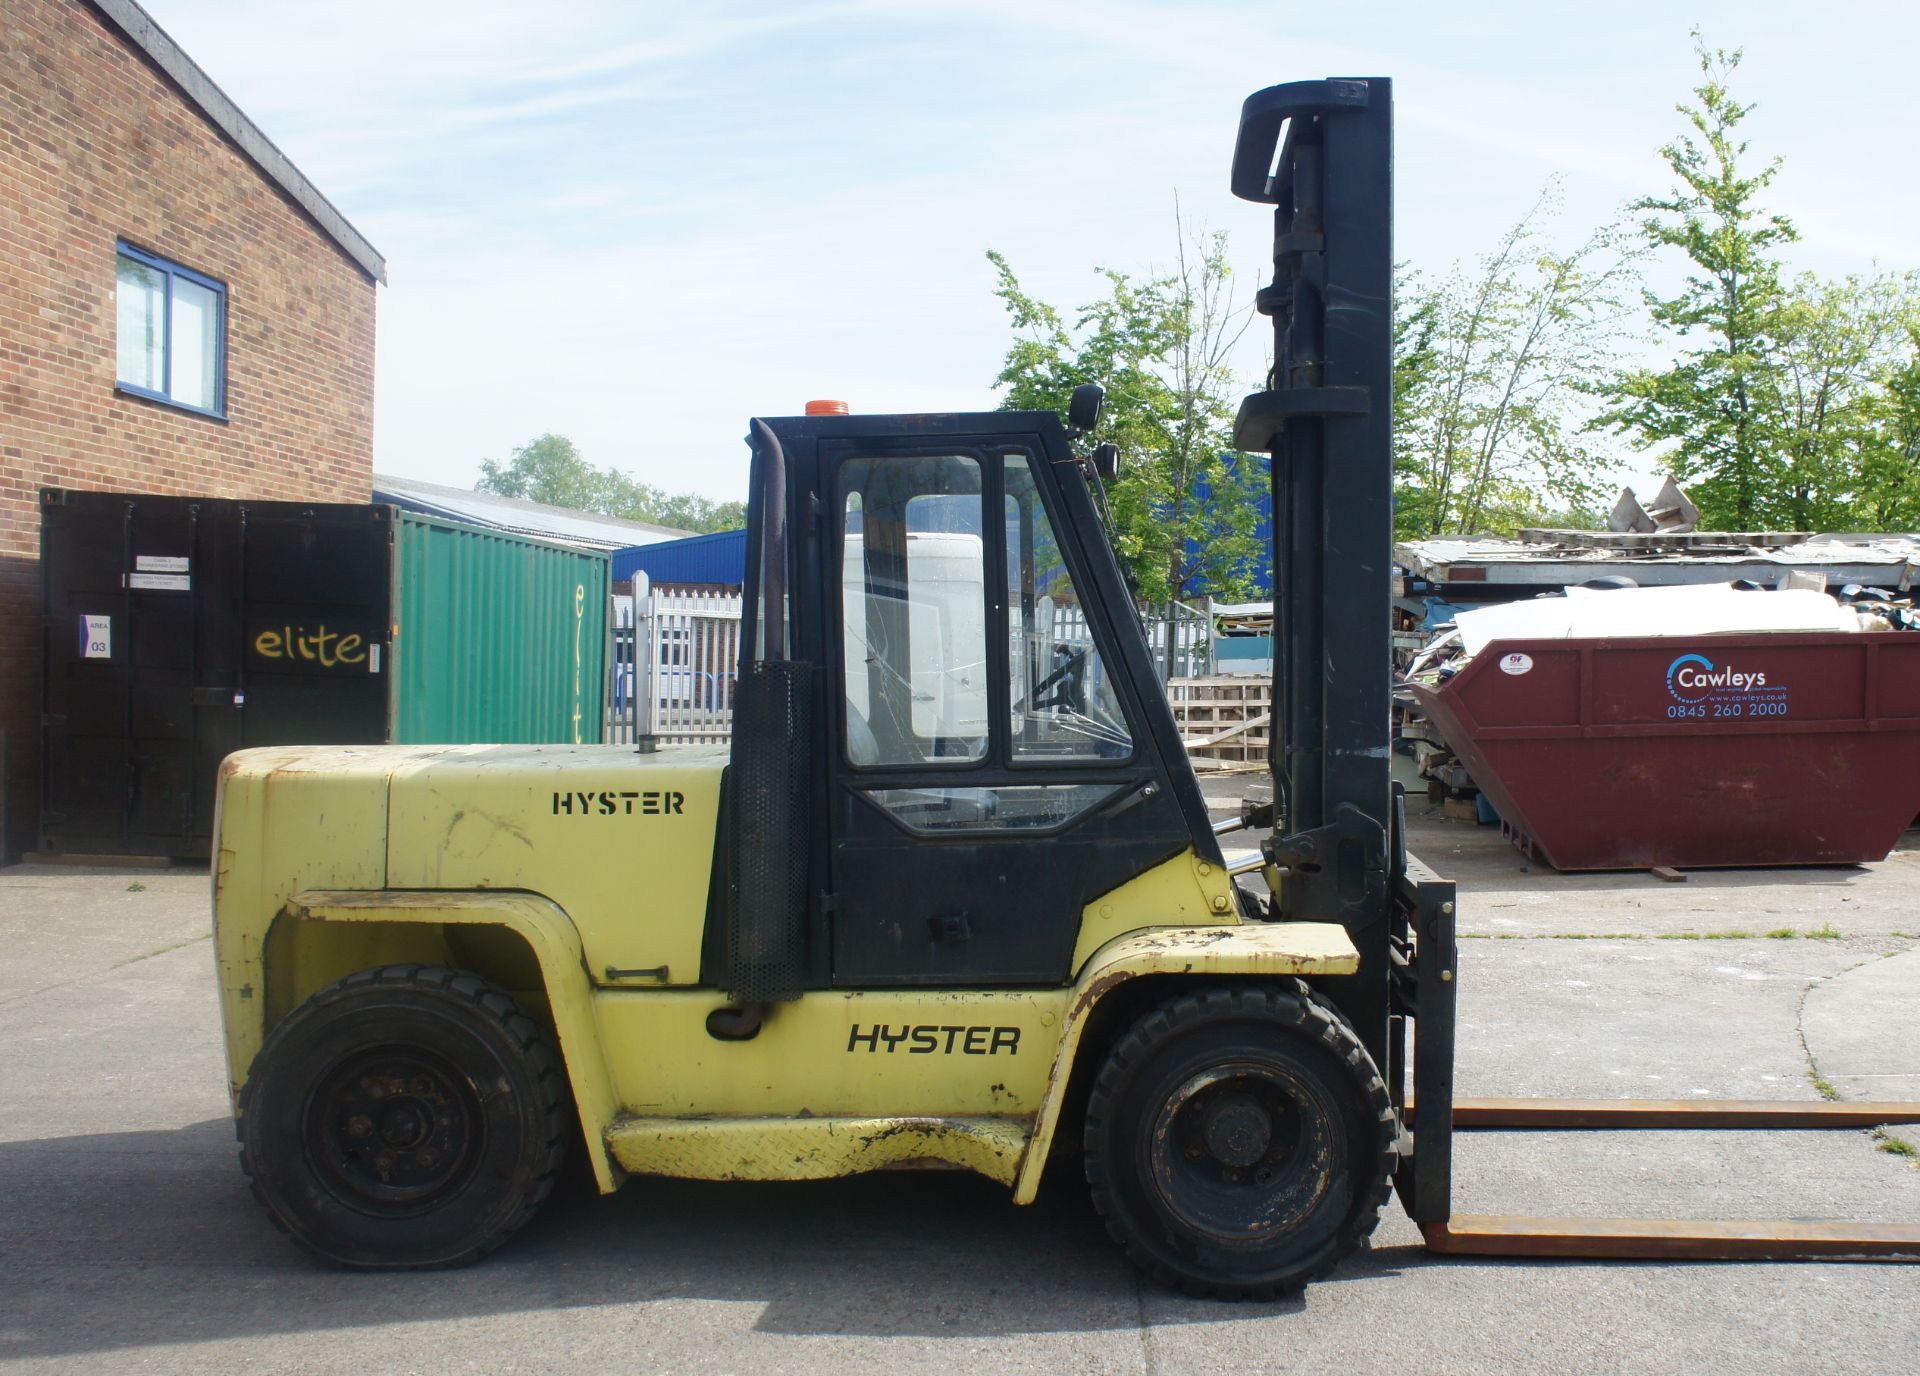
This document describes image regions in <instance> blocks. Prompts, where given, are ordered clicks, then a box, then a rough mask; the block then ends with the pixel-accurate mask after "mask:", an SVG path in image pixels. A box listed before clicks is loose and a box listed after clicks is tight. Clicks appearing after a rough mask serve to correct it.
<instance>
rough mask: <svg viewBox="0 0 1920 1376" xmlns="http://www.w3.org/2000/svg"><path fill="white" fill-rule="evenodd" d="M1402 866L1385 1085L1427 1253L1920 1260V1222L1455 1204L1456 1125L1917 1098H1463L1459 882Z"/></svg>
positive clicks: (1728, 1114)
mask: <svg viewBox="0 0 1920 1376" xmlns="http://www.w3.org/2000/svg"><path fill="white" fill-rule="evenodd" d="M1397 868H1398V869H1400V871H1401V873H1400V874H1399V877H1398V881H1397V883H1396V885H1395V889H1396V893H1395V899H1396V902H1395V910H1396V915H1395V921H1394V934H1393V955H1394V970H1393V974H1394V1013H1393V1022H1392V1038H1391V1042H1390V1046H1389V1053H1388V1054H1389V1057H1390V1058H1391V1061H1392V1065H1393V1069H1392V1071H1391V1072H1390V1074H1389V1078H1388V1084H1389V1087H1390V1089H1391V1091H1392V1093H1393V1095H1394V1099H1395V1102H1396V1103H1397V1104H1398V1105H1399V1106H1400V1109H1401V1112H1402V1121H1404V1122H1405V1123H1406V1124H1407V1126H1408V1128H1409V1129H1410V1132H1411V1136H1412V1142H1413V1148H1412V1152H1411V1154H1410V1155H1408V1156H1406V1157H1405V1158H1404V1164H1403V1165H1402V1166H1401V1169H1400V1172H1399V1175H1398V1177H1397V1178H1396V1180H1395V1182H1394V1183H1395V1186H1396V1188H1397V1190H1398V1192H1399V1195H1400V1199H1401V1203H1402V1205H1403V1206H1404V1207H1405V1209H1406V1211H1407V1214H1408V1216H1409V1217H1410V1218H1412V1219H1413V1220H1414V1222H1415V1223H1417V1224H1419V1226H1420V1232H1421V1236H1422V1237H1423V1238H1424V1239H1425V1241H1426V1246H1427V1250H1428V1251H1431V1252H1436V1253H1439V1254H1441V1255H1443V1256H1480V1257H1565V1258H1581V1257H1586V1258H1612V1259H1615V1260H1642V1261H1920V1224H1912V1223H1853V1222H1808V1221H1804V1220H1799V1219H1677V1218H1528V1217H1519V1216H1512V1215H1500V1214H1455V1213H1454V1212H1453V1208H1452V1171H1453V1134H1454V1133H1455V1132H1463V1131H1481V1130H1505V1131H1516V1130H1518V1131H1535V1132H1567V1131H1607V1132H1618V1131H1631V1130H1655V1129H1659V1130H1672V1129H1691V1130H1699V1131H1725V1130H1730V1129H1770V1130H1785V1129H1808V1130H1811V1129H1820V1128H1826V1129H1832V1128H1854V1129H1859V1128H1875V1127H1885V1126H1887V1125H1889V1124H1894V1123H1920V1103H1887V1102H1872V1103H1869V1102H1860V1103H1842V1102H1834V1101H1827V1100H1819V1101H1815V1102H1811V1103H1796V1102H1793V1101H1791V1100H1772V1099H1722V1100H1698V1099H1671V1100H1669V1099H1456V1098H1454V1097H1453V1053H1454V1003H1455V989H1456V988H1457V985H1458V981H1457V979H1456V971H1457V966H1456V964H1455V954H1456V947H1455V937H1454V926H1453V922H1454V886H1453V885H1452V883H1451V882H1449V881H1447V880H1443V879H1441V878H1439V877H1438V876H1437V875H1435V874H1434V873H1433V872H1432V871H1431V870H1429V869H1427V868H1426V866H1424V865H1422V864H1421V863H1420V862H1419V861H1418V860H1416V859H1413V858H1412V857H1406V858H1405V860H1404V861H1403V862H1402V863H1401V864H1399V865H1398V866H1397ZM1409 1025H1411V1030H1412V1032H1413V1033H1414V1036H1413V1065H1412V1078H1413V1085H1412V1093H1411V1094H1408V1093H1406V1092H1405V1090H1406V1088H1407V1086H1406V1073H1405V1069H1404V1067H1405V1064H1406V1062H1405V1051H1406V1042H1407V1034H1408V1031H1409Z"/></svg>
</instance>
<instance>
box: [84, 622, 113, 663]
mask: <svg viewBox="0 0 1920 1376" xmlns="http://www.w3.org/2000/svg"><path fill="white" fill-rule="evenodd" d="M80 658H82V659H112V658H113V618H112V617H110V616H86V615H84V614H83V615H82V616H81V618H80Z"/></svg>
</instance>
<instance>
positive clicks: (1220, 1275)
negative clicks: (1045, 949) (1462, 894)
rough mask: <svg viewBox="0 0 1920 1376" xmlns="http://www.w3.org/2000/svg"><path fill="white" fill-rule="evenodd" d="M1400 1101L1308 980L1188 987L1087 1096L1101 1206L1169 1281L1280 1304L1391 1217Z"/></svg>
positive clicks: (1089, 1145)
mask: <svg viewBox="0 0 1920 1376" xmlns="http://www.w3.org/2000/svg"><path fill="white" fill-rule="evenodd" d="M1395 1140H1396V1133H1395V1128H1394V1117H1393V1108H1392V1104H1391V1101H1390V1100H1389V1098H1388V1096H1387V1087H1386V1084H1385V1082H1384V1081H1382V1079H1381V1078H1380V1073H1379V1071H1378V1069H1377V1068H1376V1067H1375V1066H1374V1063H1373V1059H1372V1057H1370V1056H1369V1055H1368V1054H1367V1051H1366V1048H1365V1047H1363V1046H1362V1045H1361V1044H1360V1041H1359V1038H1357V1037H1356V1036H1355V1035H1354V1033H1353V1030H1352V1028H1350V1027H1349V1026H1348V1025H1347V1023H1346V1022H1345V1020H1344V1019H1342V1018H1341V1016H1340V1015H1339V1014H1338V1013H1337V1012H1335V1011H1334V1010H1333V1009H1332V1008H1331V1007H1329V1006H1328V1005H1327V1004H1325V1003H1324V1002H1322V1001H1321V1000H1320V999H1318V998H1316V997H1315V996H1314V995H1313V994H1312V993H1311V992H1310V991H1309V990H1308V989H1307V988H1306V986H1305V985H1303V984H1299V983H1297V982H1295V983H1292V984H1289V985H1284V986H1282V985H1275V986H1270V987H1269V986H1233V987H1222V988H1216V989H1209V990H1205V991H1203V992H1200V993H1194V994H1187V995H1183V996H1181V997H1179V998H1175V999H1172V1000H1170V1001H1169V1002H1167V1003H1164V1004H1162V1005H1160V1006H1159V1007H1158V1008H1155V1009H1154V1010H1153V1011H1151V1012H1150V1013H1148V1014H1147V1015H1146V1016H1144V1017H1142V1018H1141V1019H1140V1020H1139V1021H1138V1022H1137V1023H1135V1024H1134V1026H1133V1027H1132V1029H1131V1030H1130V1031H1128V1032H1127V1033H1126V1035H1124V1036H1123V1037H1121V1038H1120V1040H1119V1041H1118V1042H1117V1043H1116V1044H1115V1045H1114V1048H1113V1050H1112V1052H1111V1053H1110V1054H1109V1055H1108V1057H1107V1061H1106V1064H1105V1065H1104V1066H1102V1067H1101V1070H1100V1074H1099V1076H1098V1078H1097V1079H1096V1080H1095V1081H1094V1085H1093V1092H1092V1095H1091V1096H1090V1098H1089V1100H1088V1105H1087V1122H1086V1171H1087V1182H1088V1184H1089V1186H1091V1188H1092V1193H1093V1202H1094V1206H1095V1208H1097V1209H1098V1210H1099V1212H1100V1215H1101V1217H1102V1218H1104V1219H1105V1220H1106V1223H1107V1230H1108V1232H1110V1233H1112V1234H1113V1236H1114V1238H1115V1239H1116V1240H1117V1241H1119V1242H1120V1244H1121V1245H1122V1246H1123V1247H1125V1248H1126V1250H1127V1254H1128V1255H1129V1256H1130V1257H1132V1258H1133V1260H1134V1261H1135V1262H1136V1263H1137V1264H1139V1265H1140V1266H1141V1267H1142V1268H1143V1269H1144V1270H1146V1271H1147V1272H1148V1273H1150V1274H1151V1275H1153V1276H1154V1277H1155V1278H1156V1279H1157V1280H1159V1281H1161V1282H1162V1283H1164V1284H1167V1285H1171V1286H1175V1287H1177V1288H1179V1289H1183V1290H1185V1291H1187V1292H1188V1293H1189V1294H1194V1295H1212V1296H1216V1297H1219V1298H1222V1299H1270V1298H1272V1297H1274V1296H1275V1295H1279V1294H1282V1293H1285V1292H1287V1291H1291V1290H1297V1289H1299V1288H1300V1287H1301V1286H1303V1285H1305V1284H1306V1283H1307V1282H1308V1281H1310V1280H1315V1279H1318V1278H1319V1277H1321V1276H1324V1275H1326V1274H1327V1273H1328V1272H1330V1271H1331V1270H1333V1268H1334V1267H1335V1266H1336V1265H1338V1264H1339V1262H1340V1260H1341V1259H1342V1258H1343V1257H1345V1256H1347V1255H1348V1254H1349V1253H1351V1252H1353V1251H1354V1250H1356V1249H1357V1248H1359V1247H1360V1246H1362V1245H1363V1244H1364V1243H1365V1242H1366V1240H1367V1237H1368V1235H1369V1234H1371V1233H1372V1232H1373V1229H1374V1225H1375V1224H1376V1223H1377V1222H1378V1221H1379V1217H1380V1206H1381V1205H1382V1204H1384V1203H1385V1202H1386V1199H1387V1194H1388V1190H1389V1188H1390V1180H1391V1176H1392V1172H1393V1166H1394V1164H1395V1160H1396V1155H1395Z"/></svg>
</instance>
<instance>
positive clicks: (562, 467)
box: [474, 432, 628, 515]
mask: <svg viewBox="0 0 1920 1376" xmlns="http://www.w3.org/2000/svg"><path fill="white" fill-rule="evenodd" d="M626 484H627V480H626V479H624V478H623V477H621V475H619V474H617V473H614V472H611V471H609V470H606V469H599V468H595V467H594V466H593V465H592V464H590V463H588V462H587V461H586V459H585V458H584V457H582V456H581V453H580V451H579V449H578V448H576V447H575V445H574V443H573V441H572V440H570V439H568V438H567V437H566V436H565V435H556V434H553V433H552V432H548V433H547V434H544V435H541V436H539V437H538V438H536V439H534V440H531V441H529V442H528V443H526V444H523V445H521V446H520V447H519V448H518V449H515V450H514V451H513V456H512V457H511V458H510V459H508V460H507V462H506V463H504V464H500V463H495V462H494V461H493V460H492V459H482V460H481V461H480V481H479V482H477V483H475V484H474V491H476V492H493V493H497V494H499V495H500V496H502V497H518V498H521V499H522V500H524V501H529V502H541V503H544V504H545V505H547V506H558V507H565V508H566V509H567V510H569V511H595V512H599V513H600V514H601V515H612V514H613V508H614V507H616V506H618V505H620V504H621V503H622V502H623V501H624V500H625V499H626V497H627V496H628V493H627V491H626V490H625V488H626Z"/></svg>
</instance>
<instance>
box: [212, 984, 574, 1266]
mask: <svg viewBox="0 0 1920 1376" xmlns="http://www.w3.org/2000/svg"><path fill="white" fill-rule="evenodd" d="M565 1106H566V1090H565V1082H564V1080H563V1078H562V1075H561V1066H560V1059H559V1057H558V1056H557V1055H556V1054H555V1052H554V1050H553V1048H552V1047H551V1046H550V1045H549V1044H548V1042H547V1039H546V1037H545V1035H544V1034H543V1033H542V1032H541V1029H540V1028H539V1026H538V1025H537V1024H536V1023H535V1022H534V1021H533V1020H532V1019H531V1018H529V1017H528V1016H527V1015H526V1013H525V1012H523V1011H522V1010H521V1008H520V1006H519V1004H517V1003H515V1002H514V1001H513V999H512V998H511V997H509V996H508V995H507V994H506V993H505V992H504V991H503V990H501V989H499V988H497V987H496V986H494V985H492V984H489V983H488V982H487V981H485V980H483V979H480V978H479V977H478V976H475V975H470V974H462V973H459V972H456V971H453V970H449V969H446V968H445V967H442V966H431V965H429V966H422V965H387V966H382V967H381V968H379V969H375V970H363V971H361V972H360V973H358V974H355V975H349V976H348V977H347V978H346V979H343V980H341V981H340V982H339V983H337V984H333V985H329V986H328V987H327V988H325V989H322V990H321V991H320V992H319V993H317V994H315V995H314V996H313V997H312V998H310V999H308V1000H307V1001H306V1002H305V1003H303V1004H301V1005H300V1006H299V1007H298V1008H296V1009H294V1010H293V1012H291V1013H289V1014H288V1015H287V1016H286V1018H285V1019H283V1020H282V1021H281V1022H280V1023H279V1024H278V1025H277V1026H276V1027H275V1028H274V1029H273V1031H272V1032H271V1033H269V1034H268V1036H267V1040H266V1043H265V1045H263V1046H262V1047H261V1048H260V1054H259V1056H258V1057H256V1058H255V1060H254V1063H253V1071H252V1073H251V1074H250V1075H249V1077H248V1080H247V1084H246V1087H245V1088H244V1089H243V1090H242V1092H241V1099H240V1110H241V1112H240V1123H239V1130H240V1142H241V1148H240V1164H241V1166H242V1167H243V1168H244V1169H245V1170H246V1173H247V1175H248V1176H249V1178H251V1180H252V1181H253V1192H254V1195H255V1196H256V1197H257V1198H258V1199H259V1200H260V1202H261V1203H262V1204H264V1205H266V1207H267V1211H268V1212H269V1213H270V1214H272V1215H273V1218H274V1221H275V1222H276V1223H278V1224H279V1225H280V1226H281V1227H282V1228H283V1229H285V1230H286V1231H287V1232H288V1233H289V1234H291V1235H292V1236H293V1238H294V1239H295V1240H296V1241H298V1242H299V1243H301V1244H302V1245H303V1246H305V1247H306V1248H308V1249H309V1250H310V1251H312V1252H315V1253H317V1254H318V1255H320V1256H321V1257H323V1258H325V1259H326V1260H328V1261H332V1262H335V1263H337V1264H339V1265H342V1266H349V1267H354V1268H356V1269H368V1270H386V1269H416V1268H426V1267H438V1266H460V1265H464V1264H466V1263H468V1262H471V1261H476V1260H478V1259H479V1258H480V1257H482V1256H484V1255H486V1253H488V1252H490V1251H492V1250H493V1248H495V1247H497V1246H499V1245H500V1243H502V1242H504V1241H505V1240H506V1239H507V1237H508V1236H509V1235H511V1234H512V1233H513V1232H514V1231H515V1230H516V1229H518V1228H519V1227H520V1226H521V1225H522V1224H524V1223H525V1222H526V1221H527V1220H528V1219H529V1218H531V1217H532V1216H533V1213H534V1211H535V1210H536V1209H537V1208H539V1206H540V1204H541V1202H542V1201H543V1200H544V1199H545V1198H546V1197H547V1195H548V1193H549V1192H550V1191H551V1190H552V1188H553V1183H554V1179H555V1177H556V1176H557V1175H558V1173H559V1169H560V1164H561V1160H562V1158H563V1156H564V1154H565V1150H566V1142H567V1123H566V1118H565V1113H564V1109H565Z"/></svg>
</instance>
